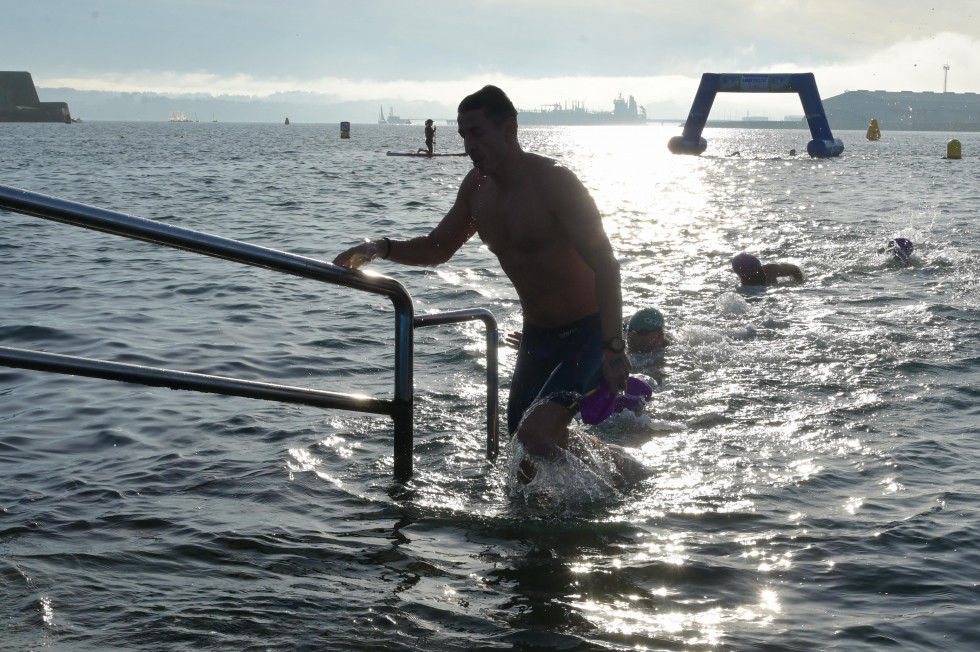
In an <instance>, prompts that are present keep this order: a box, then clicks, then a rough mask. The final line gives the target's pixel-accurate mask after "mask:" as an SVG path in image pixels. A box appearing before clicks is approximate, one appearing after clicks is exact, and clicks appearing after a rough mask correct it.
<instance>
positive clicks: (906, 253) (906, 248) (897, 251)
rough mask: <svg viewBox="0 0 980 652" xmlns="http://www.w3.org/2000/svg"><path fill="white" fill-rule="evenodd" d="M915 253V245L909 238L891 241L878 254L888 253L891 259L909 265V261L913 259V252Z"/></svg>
mask: <svg viewBox="0 0 980 652" xmlns="http://www.w3.org/2000/svg"><path fill="white" fill-rule="evenodd" d="M913 251H915V245H913V244H912V241H911V240H909V239H908V238H895V239H894V240H889V241H888V245H887V246H886V247H885V248H884V249H879V250H878V253H887V254H890V255H891V257H892V258H893V259H894V260H896V261H898V262H900V263H905V264H908V262H909V259H911V258H912V252H913Z"/></svg>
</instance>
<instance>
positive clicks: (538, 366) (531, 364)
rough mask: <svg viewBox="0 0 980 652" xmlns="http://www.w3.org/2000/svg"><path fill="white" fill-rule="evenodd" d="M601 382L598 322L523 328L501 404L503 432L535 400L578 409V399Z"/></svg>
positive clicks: (587, 319)
mask: <svg viewBox="0 0 980 652" xmlns="http://www.w3.org/2000/svg"><path fill="white" fill-rule="evenodd" d="M601 383H602V323H601V321H600V320H599V315H598V314H595V315H589V316H588V317H583V318H582V319H579V320H576V321H574V322H572V323H570V324H567V325H565V326H560V327H558V328H538V327H537V326H531V325H529V324H524V329H523V331H522V335H521V347H520V349H519V350H518V352H517V364H516V366H515V368H514V379H513V381H512V382H511V386H510V399H509V400H508V402H507V431H508V432H510V434H514V431H515V430H517V426H518V424H520V422H521V417H523V416H524V412H525V410H527V409H528V408H529V407H530V406H531V404H532V403H533V402H534V401H535V400H537V399H539V398H541V399H547V400H548V401H552V402H555V403H559V404H561V405H564V406H565V407H567V408H569V409H570V410H571V411H572V412H575V411H577V410H578V403H579V401H580V400H581V399H582V395H583V394H585V393H586V392H588V391H590V390H592V389H595V388H596V387H598V386H599V385H600V384H601Z"/></svg>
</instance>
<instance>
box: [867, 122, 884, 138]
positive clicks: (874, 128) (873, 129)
mask: <svg viewBox="0 0 980 652" xmlns="http://www.w3.org/2000/svg"><path fill="white" fill-rule="evenodd" d="M867 135H868V140H878V139H880V138H881V129H879V128H878V119H877V118H871V125H869V126H868V134H867Z"/></svg>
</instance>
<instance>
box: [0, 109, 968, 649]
mask: <svg viewBox="0 0 980 652" xmlns="http://www.w3.org/2000/svg"><path fill="white" fill-rule="evenodd" d="M451 131H452V128H451V127H450V126H442V127H440V129H439V132H438V139H437V144H436V148H437V150H441V151H460V147H461V144H460V142H459V141H458V138H456V137H455V136H454V135H453V134H452V133H451ZM677 132H678V129H677V128H676V127H670V128H668V127H658V126H649V127H636V128H634V127H622V128H611V129H610V128H606V129H602V128H531V129H523V130H522V134H521V140H522V143H523V144H524V146H525V148H526V149H528V150H531V151H536V152H539V153H543V154H546V155H549V156H553V157H555V158H557V159H559V160H560V161H561V162H562V163H563V164H565V165H567V166H568V167H570V168H571V169H573V170H574V171H575V172H576V173H577V174H578V175H579V176H580V177H581V178H582V179H583V181H584V182H585V183H586V185H587V186H588V187H589V189H590V190H591V191H592V193H593V195H594V196H595V198H596V201H597V203H598V205H599V208H600V210H601V211H602V214H603V216H604V221H605V225H606V230H607V232H608V233H609V236H610V239H611V240H612V242H613V246H614V248H615V250H616V253H617V256H618V258H619V260H620V262H621V264H622V268H623V284H624V288H623V291H624V301H625V304H626V306H625V308H626V311H627V312H630V311H632V310H635V309H638V308H641V307H647V306H651V305H652V306H656V307H658V308H660V309H661V310H662V311H663V312H664V314H665V315H666V317H667V330H668V331H669V333H670V335H671V337H672V338H673V341H674V343H673V344H672V345H671V346H670V347H669V348H668V350H667V352H666V353H665V355H664V356H663V357H662V358H661V357H652V356H643V355H640V356H636V357H635V358H634V367H635V370H636V371H637V373H638V374H640V375H641V376H644V377H647V378H648V379H652V381H654V384H656V391H655V394H654V400H653V401H652V402H651V403H650V404H649V405H648V406H647V408H646V411H645V413H644V414H643V415H641V416H638V417H632V416H623V415H619V416H616V417H614V418H613V419H611V420H610V421H607V422H606V423H604V424H601V425H599V426H593V427H585V426H582V425H581V424H579V425H576V426H575V428H576V431H577V432H580V433H583V434H585V433H587V434H594V435H598V436H599V437H601V438H603V439H605V440H607V441H610V442H614V443H617V444H620V445H623V446H625V447H627V448H628V449H629V450H630V451H631V452H632V453H633V454H634V455H635V456H636V457H637V459H639V460H640V461H641V462H642V464H643V466H644V467H645V470H646V472H647V473H648V475H647V476H646V477H645V478H644V479H642V480H638V481H635V482H633V483H632V484H628V485H626V486H621V485H617V484H616V483H613V482H610V481H609V480H610V478H609V476H608V474H607V473H606V472H605V470H604V469H602V468H601V465H600V466H599V467H593V466H591V465H589V464H580V465H575V464H571V465H569V466H568V467H566V470H565V472H563V473H562V472H560V471H559V470H558V469H553V470H551V471H552V472H550V473H542V476H541V477H540V478H539V479H538V480H536V482H535V483H533V484H532V486H531V487H529V488H518V487H517V486H516V484H515V483H514V481H513V476H512V473H511V463H510V462H511V460H510V450H509V448H507V447H505V448H504V450H503V451H502V455H501V458H500V459H499V460H498V461H497V462H496V463H492V464H491V463H489V462H488V461H487V460H486V459H485V454H484V450H485V441H484V438H485V431H484V419H485V389H484V377H485V371H486V368H485V358H484V343H483V340H484V335H483V330H482V327H481V326H479V325H477V324H467V325H458V326H443V327H437V328H431V329H425V330H423V331H418V332H417V334H416V342H415V372H416V377H415V389H416V401H417V405H416V416H415V424H416V433H415V435H416V436H415V445H416V448H415V476H414V477H413V479H412V481H411V482H410V483H408V484H407V485H400V484H398V483H396V482H395V481H394V480H393V477H392V462H393V458H392V445H391V442H392V426H391V422H390V421H389V420H388V419H387V418H384V417H379V416H372V415H363V414H358V413H348V412H341V411H329V410H320V409H315V408H308V407H298V406H293V405H284V404H278V403H270V402H261V401H250V400H247V399H240V398H229V397H220V396H212V395H206V394H198V393H192V392H183V391H172V390H167V389H157V388H149V387H143V386H138V385H130V384H122V383H114V382H110V381H102V380H95V379H84V378H75V377H68V376H58V375H54V374H46V373H41V372H33V371H22V370H18V369H10V368H4V367H0V477H2V479H3V481H2V482H0V641H2V643H0V648H2V649H11V650H21V649H24V650H26V649H54V650H103V649H147V650H171V649H214V650H374V649H389V650H457V649H459V650H462V649H476V650H550V649H562V650H634V649H642V650H800V651H803V650H847V651H852V650H879V649H882V648H894V649H906V650H937V649H943V650H973V649H975V645H976V637H977V626H976V618H977V614H978V611H980V603H978V582H980V571H977V568H980V546H978V544H977V539H978V536H980V531H978V525H977V523H978V517H980V500H978V490H977V487H978V486H980V485H978V482H977V468H978V466H980V444H978V434H980V432H978V431H980V428H978V425H977V424H978V422H980V410H978V406H977V403H978V397H980V389H978V386H980V262H978V261H980V245H978V235H980V226H978V224H980V221H978V220H977V214H978V212H980V190H978V188H980V183H978V181H980V163H978V161H980V158H978V156H980V136H977V135H975V134H967V135H957V134H939V133H894V134H890V133H888V132H887V129H886V130H885V134H884V135H883V138H882V140H881V141H878V142H874V143H872V142H868V141H866V140H865V139H864V138H863V134H862V133H859V132H842V133H835V135H837V136H838V137H840V138H842V140H843V141H844V143H845V146H846V150H845V152H844V154H843V156H841V157H840V158H839V159H831V160H812V159H810V158H808V157H807V156H805V155H804V156H799V155H796V156H791V155H790V154H789V152H790V150H791V149H796V151H798V152H803V151H805V150H806V143H807V141H808V140H809V134H807V133H806V132H803V131H738V130H716V131H712V130H708V131H707V132H706V133H705V136H706V137H707V139H708V141H709V148H708V151H707V152H706V153H705V155H703V156H701V157H683V156H680V157H678V156H673V155H671V154H669V153H668V152H667V148H666V143H667V140H668V139H669V138H670V137H671V136H673V135H676V133H677ZM339 136H340V133H339V128H338V126H337V125H296V124H294V125H290V126H288V127H287V126H284V125H259V124H252V125H246V124H223V123H189V124H179V123H178V124H168V123H161V124H142V123H98V122H95V123H82V124H75V125H71V126H67V125H24V124H13V125H11V124H7V125H0V152H3V156H2V157H0V184H3V185H8V186H14V187H18V188H24V189H27V190H31V191H35V192H40V193H44V194H49V195H53V196H56V197H60V198H62V199H67V200H71V201H76V202H82V203H85V204H91V205H94V206H98V207H100V208H105V209H109V210H114V211H120V212H124V213H129V214H133V215H138V216H141V217H147V218H151V219H154V220H159V221H162V222H167V223H171V224H176V225H179V226H183V227H188V228H192V229H196V230H199V231H204V232H207V233H213V234H217V235H222V236H226V237H231V238H235V239H239V240H243V241H247V242H251V243H255V244H260V245H263V246H267V247H272V248H275V249H281V250H285V251H289V252H293V253H297V254H301V255H304V256H310V257H313V258H318V259H323V260H332V258H333V256H334V255H335V254H336V253H338V252H339V251H341V250H342V249H344V248H346V247H347V246H350V245H351V244H353V243H356V242H358V241H359V240H361V239H363V238H366V237H376V236H382V235H388V236H392V237H399V238H401V237H410V236H413V235H417V234H421V233H425V232H427V230H428V229H429V228H430V227H431V226H432V225H433V224H434V223H435V222H436V221H437V220H438V219H440V217H441V216H442V214H443V212H444V211H445V210H446V209H447V208H448V207H449V206H450V204H451V202H452V200H453V198H454V196H455V192H456V190H457V188H458V185H459V182H460V181H461V179H462V177H463V175H464V174H465V173H466V171H467V170H468V168H469V163H468V161H467V159H465V158H449V157H447V158H441V159H431V160H426V159H406V158H392V157H386V156H385V155H384V153H385V151H386V150H389V149H395V150H414V149H415V148H417V147H418V146H420V145H421V140H422V138H421V127H391V126H384V127H382V126H377V125H354V126H353V130H352V134H351V138H350V139H349V140H342V139H340V137H339ZM952 137H957V138H959V139H960V140H961V142H962V143H963V151H964V153H965V157H964V158H963V159H962V160H959V161H950V160H944V159H943V158H942V157H943V154H944V153H945V145H946V141H947V140H948V139H949V138H952ZM735 152H738V154H739V155H737V156H735V155H733V154H734V153H735ZM897 236H903V237H907V238H910V239H911V240H913V241H914V242H915V244H916V253H915V256H914V257H913V259H912V261H911V264H909V265H907V266H901V265H896V264H894V263H893V262H891V261H889V260H888V259H887V258H886V257H885V256H883V255H882V254H881V253H879V249H880V248H881V247H882V246H883V245H884V243H885V242H886V241H887V240H888V239H890V238H893V237H897ZM743 250H744V251H749V252H752V253H754V254H756V255H758V256H760V257H761V258H763V259H764V260H765V261H776V260H783V261H789V262H794V263H796V264H798V265H799V266H801V267H802V268H803V270H804V273H805V274H806V277H807V278H806V282H805V283H803V284H801V285H795V284H789V285H780V286H778V287H773V288H769V289H767V290H765V291H758V290H744V289H740V288H738V287H736V285H735V283H734V276H733V275H732V274H731V272H730V271H729V266H728V263H729V260H730V258H731V256H732V255H733V254H735V253H737V252H739V251H743ZM373 269H374V270H375V271H377V272H379V273H383V274H386V275H389V276H392V277H394V278H396V279H397V280H399V281H400V282H401V283H403V284H404V285H405V286H406V288H408V290H409V292H410V293H411V294H412V296H413V298H414V300H415V303H416V311H417V312H418V313H420V314H424V313H428V312H444V311H448V310H455V309H461V308H471V307H484V308H488V309H490V310H491V311H492V312H493V313H494V314H495V316H496V317H497V320H498V321H499V323H500V328H501V332H508V331H510V330H514V329H516V328H518V327H519V325H520V307H519V305H518V303H517V301H516V297H515V295H514V293H513V291H512V290H511V288H510V286H509V284H508V283H507V281H506V279H505V278H504V277H503V275H502V274H501V272H500V270H499V269H498V267H497V264H496V261H495V259H494V258H493V256H492V255H491V254H489V252H488V251H487V250H486V249H485V248H483V247H481V246H480V245H479V243H478V242H477V241H476V240H474V241H473V242H471V243H468V244H467V245H466V246H465V247H464V248H463V249H462V250H461V251H460V252H459V253H458V254H457V256H456V257H455V258H454V259H453V260H452V261H451V262H450V263H448V264H446V265H444V266H443V267H441V268H437V269H415V268H405V267H398V266H395V265H391V264H387V263H379V264H377V265H375V266H374V267H373ZM0 279H2V280H0V302H2V310H0V345H2V346H9V347H17V348H27V349H37V350H43V351H51V352H56V353H64V354H70V355H79V356H85V357H94V358H103V359H108V360H113V361H120V362H129V363H136V364H147V365H155V366H168V367H172V368H176V369H181V370H187V371H195V372H201V373H210V374H218V375H225V376H235V377H240V378H246V379H256V380H266V381H271V382H277V383H283V384H288V385H301V386H307V387H312V388H316V389H326V390H332V391H344V392H356V393H362V394H367V395H372V396H380V397H390V395H391V392H392V387H393V373H392V363H393V321H392V317H393V311H392V307H391V305H390V303H389V302H387V301H386V300H384V299H382V298H379V297H376V296H374V295H365V294H359V293H355V292H353V291H351V290H346V289H343V288H338V287H332V286H324V285H322V284H318V283H315V282H313V281H308V280H304V279H298V278H293V277H285V276H280V275H276V274H273V273H272V272H269V271H267V270H263V269H258V268H250V267H242V266H239V265H235V264H233V263H230V262H227V261H222V260H216V259H210V258H204V257H200V256H196V255H193V254H189V253H186V252H180V251H175V250H170V249H164V248H161V247H155V246H152V245H149V244H146V243H141V242H136V241H131V240H125V239H122V238H118V237H115V236H110V235H105V234H101V233H96V232H91V231H86V230H82V229H78V228H76V227H71V226H66V225H61V224H56V223H53V222H48V221H45V220H41V219H37V218H32V217H27V216H23V215H18V214H14V213H9V212H2V211H0ZM499 354H500V359H501V384H502V388H501V389H502V396H501V400H502V401H504V400H505V399H506V390H507V387H508V384H509V379H510V373H511V371H512V366H513V352H512V351H510V349H507V348H506V347H501V348H500V350H499ZM657 380H659V381H660V382H659V383H656V382H655V381H657ZM569 469H570V471H569Z"/></svg>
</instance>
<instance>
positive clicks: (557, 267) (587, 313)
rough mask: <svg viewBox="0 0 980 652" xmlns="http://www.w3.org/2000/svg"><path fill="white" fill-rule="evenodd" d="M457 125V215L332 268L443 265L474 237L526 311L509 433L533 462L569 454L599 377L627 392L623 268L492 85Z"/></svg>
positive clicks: (592, 210)
mask: <svg viewBox="0 0 980 652" xmlns="http://www.w3.org/2000/svg"><path fill="white" fill-rule="evenodd" d="M457 124H458V125H459V135H460V136H462V138H463V146H464V148H465V150H466V153H467V155H469V157H470V159H471V160H472V161H473V169H472V170H470V171H469V173H468V174H467V175H466V177H465V178H464V179H463V182H462V184H461V185H460V188H459V192H458V193H457V195H456V201H455V202H454V203H453V205H452V207H451V208H450V209H449V212H448V213H446V216H445V217H444V218H443V219H442V221H441V222H440V223H439V224H438V225H436V227H435V228H434V229H432V231H431V232H430V233H429V234H428V235H424V236H420V237H417V238H412V239H411V240H392V239H390V238H379V239H376V240H370V241H368V242H365V243H363V244H360V245H357V246H356V247H353V248H351V249H348V250H347V251H345V252H344V253H342V254H340V255H339V256H337V258H336V259H335V260H334V264H336V265H343V266H345V267H350V268H352V269H357V268H358V267H360V266H361V265H364V264H365V263H368V262H370V261H372V260H374V259H375V258H378V257H381V258H383V259H386V260H390V261H393V262H396V263H401V264H404V265H439V264H441V263H444V262H446V261H447V260H449V259H450V258H451V257H452V256H453V254H455V253H456V251H458V250H459V248H460V247H462V246H463V243H465V242H466V241H467V240H469V239H470V237H471V236H472V235H473V234H474V233H478V234H479V236H480V239H481V240H482V241H483V243H484V244H486V246H487V247H488V248H489V249H490V251H492V252H493V253H494V254H495V255H496V256H497V260H498V261H499V262H500V266H501V268H502V269H503V271H504V273H505V274H507V277H508V278H509V279H510V280H511V282H512V283H513V284H514V288H515V289H516V290H517V294H518V297H519V298H520V300H521V307H522V309H523V313H524V324H523V328H522V330H523V333H524V336H523V338H522V339H523V341H522V343H521V347H520V350H519V351H518V358H517V365H516V368H515V370H514V380H513V382H512V386H511V393H510V399H509V401H508V406H507V425H508V430H509V431H510V433H511V435H514V436H516V437H517V438H518V440H519V441H520V442H521V443H522V444H523V445H524V447H525V450H527V451H528V452H529V453H531V454H532V455H542V456H551V455H552V454H553V453H555V452H557V451H556V449H555V447H561V448H567V447H568V425H569V423H570V422H571V420H572V418H573V416H574V415H575V412H576V410H577V409H578V402H579V400H580V399H581V397H582V395H583V394H585V393H586V392H588V391H589V390H591V389H593V388H595V387H598V386H599V385H600V384H601V383H602V381H603V379H605V380H606V381H607V382H608V383H609V387H610V388H611V389H612V390H614V391H616V392H621V391H623V390H624V389H626V380H627V377H628V376H629V372H630V362H629V358H627V356H626V352H625V342H624V341H623V338H622V327H623V316H622V296H621V292H620V276H619V263H618V262H617V261H616V258H615V256H614V255H613V250H612V246H611V245H610V244H609V239H608V238H607V237H606V233H605V231H604V229H603V227H602V220H601V218H600V215H599V210H598V208H596V205H595V201H594V200H593V199H592V197H591V195H589V192H588V190H586V188H585V187H584V186H583V185H582V183H581V181H579V179H578V178H577V177H576V176H575V174H574V173H572V172H571V171H569V170H568V169H566V168H563V167H561V166H559V165H558V164H556V163H555V161H553V160H551V159H548V158H545V157H543V156H539V155H537V154H532V153H529V152H525V151H523V150H522V149H521V146H520V144H519V143H518V142H517V111H516V109H515V108H514V105H513V104H512V103H511V101H510V99H509V98H508V97H507V95H506V94H504V92H503V91H502V90H500V89H499V88H496V87H495V86H485V87H484V88H483V89H481V90H479V91H477V92H476V93H473V94H472V95H469V96H467V97H466V98H464V99H463V101H462V102H461V103H460V105H459V109H458V115H457Z"/></svg>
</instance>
